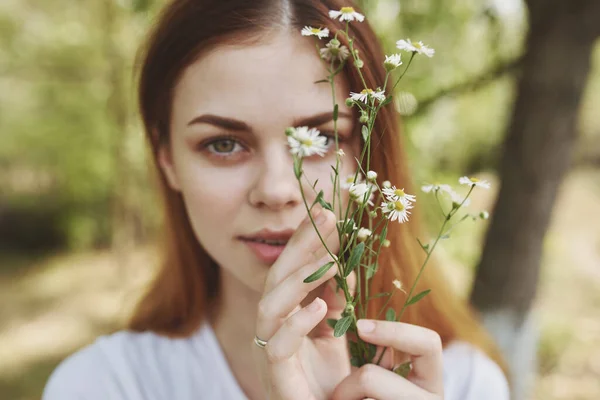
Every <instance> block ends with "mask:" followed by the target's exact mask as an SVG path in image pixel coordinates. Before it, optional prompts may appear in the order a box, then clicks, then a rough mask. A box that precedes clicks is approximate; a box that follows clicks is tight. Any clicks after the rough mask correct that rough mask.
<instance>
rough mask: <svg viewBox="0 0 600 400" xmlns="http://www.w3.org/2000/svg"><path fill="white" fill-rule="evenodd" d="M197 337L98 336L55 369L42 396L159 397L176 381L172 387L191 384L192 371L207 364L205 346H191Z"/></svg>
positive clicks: (45, 398) (48, 399)
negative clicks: (198, 347)
mask: <svg viewBox="0 0 600 400" xmlns="http://www.w3.org/2000/svg"><path fill="white" fill-rule="evenodd" d="M196 339H197V338H195V337H194V336H192V337H190V338H182V339H173V338H168V337H165V336H161V335H158V334H155V333H152V332H143V333H138V332H128V331H120V332H117V333H114V334H112V335H108V336H101V337H99V338H98V339H97V340H96V341H95V342H94V343H92V344H90V345H88V346H87V347H85V348H83V349H81V350H79V351H78V352H76V353H74V354H73V355H71V356H69V357H68V358H67V359H65V360H64V361H63V362H62V363H61V364H60V365H59V366H58V367H57V368H56V369H55V370H54V372H53V373H52V375H51V376H50V379H49V380H48V382H47V384H46V387H45V389H44V394H43V400H55V399H65V400H68V399H75V398H77V399H86V400H88V399H89V400H96V399H98V400H100V399H161V398H168V397H169V396H168V394H172V393H173V388H172V387H170V386H172V385H173V384H174V383H175V384H179V385H180V386H179V388H178V389H176V391H180V390H182V391H183V390H186V391H187V390H192V388H191V387H190V385H194V384H195V383H194V382H198V379H197V377H196V379H193V376H192V374H194V373H196V374H198V373H199V372H201V370H202V369H205V368H203V366H202V362H203V360H204V361H207V358H206V357H205V358H203V357H201V356H202V353H203V352H206V349H200V350H199V351H195V348H196V347H197V345H198V341H197V340H196ZM200 347H202V346H200ZM190 354H195V355H196V357H195V358H190V357H189V355H190ZM198 356H200V357H198ZM207 356H208V354H207ZM208 362H209V361H208ZM191 364H199V365H191ZM199 369H200V371H198V370H199ZM198 375H202V374H201V373H200V374H198ZM200 380H201V379H200ZM180 395H181V396H180V397H178V398H187V396H185V395H184V393H180Z"/></svg>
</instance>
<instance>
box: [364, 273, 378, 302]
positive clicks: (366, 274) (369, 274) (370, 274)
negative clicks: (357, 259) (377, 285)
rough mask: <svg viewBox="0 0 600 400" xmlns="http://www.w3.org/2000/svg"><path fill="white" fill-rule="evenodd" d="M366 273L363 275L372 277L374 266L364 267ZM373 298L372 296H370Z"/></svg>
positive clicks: (368, 277)
mask: <svg viewBox="0 0 600 400" xmlns="http://www.w3.org/2000/svg"><path fill="white" fill-rule="evenodd" d="M366 270H367V271H366V273H365V277H366V278H367V280H368V279H371V278H372V277H373V275H375V272H376V271H375V268H374V267H372V266H369V267H366ZM372 298H373V297H372Z"/></svg>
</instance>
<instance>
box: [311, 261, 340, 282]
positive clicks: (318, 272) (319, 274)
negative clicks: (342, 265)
mask: <svg viewBox="0 0 600 400" xmlns="http://www.w3.org/2000/svg"><path fill="white" fill-rule="evenodd" d="M333 264H335V263H334V262H333V261H329V262H328V263H327V264H325V265H323V266H322V267H321V268H319V269H318V270H316V271H315V272H313V273H312V274H310V275H309V276H308V277H307V278H306V279H305V280H304V283H311V282H314V281H316V280H318V279H320V278H321V277H322V276H323V275H325V273H326V272H327V271H329V268H331V267H333Z"/></svg>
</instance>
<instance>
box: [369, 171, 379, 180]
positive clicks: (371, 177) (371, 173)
mask: <svg viewBox="0 0 600 400" xmlns="http://www.w3.org/2000/svg"><path fill="white" fill-rule="evenodd" d="M367 179H368V180H370V181H374V180H375V179H377V172H375V171H369V172H367Z"/></svg>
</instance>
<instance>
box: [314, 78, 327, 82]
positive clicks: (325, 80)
mask: <svg viewBox="0 0 600 400" xmlns="http://www.w3.org/2000/svg"><path fill="white" fill-rule="evenodd" d="M314 83H329V80H328V79H321V80H318V81H315V82H314Z"/></svg>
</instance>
